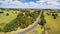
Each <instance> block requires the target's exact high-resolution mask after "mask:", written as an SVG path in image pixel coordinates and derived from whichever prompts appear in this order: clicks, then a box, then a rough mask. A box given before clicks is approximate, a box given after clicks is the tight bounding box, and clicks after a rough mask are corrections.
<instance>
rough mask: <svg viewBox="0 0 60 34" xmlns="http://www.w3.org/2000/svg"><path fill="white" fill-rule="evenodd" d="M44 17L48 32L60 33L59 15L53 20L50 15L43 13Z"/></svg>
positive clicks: (52, 33) (51, 33)
mask: <svg viewBox="0 0 60 34" xmlns="http://www.w3.org/2000/svg"><path fill="white" fill-rule="evenodd" d="M59 15H60V14H59ZM45 19H46V21H47V23H46V25H47V26H48V27H50V34H60V16H58V17H57V19H56V20H54V19H53V18H52V16H47V15H46V14H45Z"/></svg>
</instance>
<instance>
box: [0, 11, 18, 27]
mask: <svg viewBox="0 0 60 34" xmlns="http://www.w3.org/2000/svg"><path fill="white" fill-rule="evenodd" d="M7 13H8V14H9V16H6V14H7ZM16 17H17V14H13V13H12V11H4V13H2V14H0V27H3V26H4V24H6V23H9V22H10V21H12V20H14V19H15V18H16Z"/></svg>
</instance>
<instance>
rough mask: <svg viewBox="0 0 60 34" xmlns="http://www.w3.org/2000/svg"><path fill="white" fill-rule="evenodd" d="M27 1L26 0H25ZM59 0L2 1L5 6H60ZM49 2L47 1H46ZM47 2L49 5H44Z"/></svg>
mask: <svg viewBox="0 0 60 34" xmlns="http://www.w3.org/2000/svg"><path fill="white" fill-rule="evenodd" d="M24 1H25V0H24ZM57 1H58V0H40V1H37V2H32V1H31V2H29V3H28V2H25V3H23V2H21V1H17V0H15V1H12V0H6V1H4V2H3V1H0V2H2V3H3V5H4V6H5V7H16V8H60V4H59V3H58V2H57ZM45 2H47V3H45ZM44 4H47V5H44ZM58 6H59V7H58Z"/></svg>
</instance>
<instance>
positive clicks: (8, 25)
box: [0, 9, 40, 32]
mask: <svg viewBox="0 0 60 34" xmlns="http://www.w3.org/2000/svg"><path fill="white" fill-rule="evenodd" d="M18 11H19V13H18ZM3 12H4V13H2V14H0V15H1V16H0V17H1V19H0V21H1V23H2V25H0V26H1V27H0V32H11V31H16V30H17V29H18V27H20V28H22V29H23V28H26V27H28V26H29V25H30V24H32V23H34V21H35V20H36V18H37V17H38V16H39V15H40V11H33V12H31V11H29V10H26V11H25V12H22V11H20V10H11V9H10V10H8V9H7V10H4V11H3ZM6 18H7V19H6ZM2 26H3V27H2Z"/></svg>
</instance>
